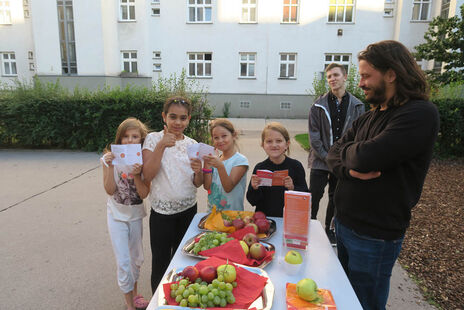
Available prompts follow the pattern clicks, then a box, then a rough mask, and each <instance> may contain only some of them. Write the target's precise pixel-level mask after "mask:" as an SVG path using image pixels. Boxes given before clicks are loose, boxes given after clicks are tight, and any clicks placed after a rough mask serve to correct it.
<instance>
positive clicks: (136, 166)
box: [131, 164, 143, 175]
mask: <svg viewBox="0 0 464 310" xmlns="http://www.w3.org/2000/svg"><path fill="white" fill-rule="evenodd" d="M142 167H143V165H141V164H134V165H133V166H132V171H131V174H132V175H139V174H141V173H142Z"/></svg>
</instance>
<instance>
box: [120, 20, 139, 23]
mask: <svg viewBox="0 0 464 310" xmlns="http://www.w3.org/2000/svg"><path fill="white" fill-rule="evenodd" d="M136 22H137V20H135V19H134V20H118V23H121V24H130V23H136Z"/></svg>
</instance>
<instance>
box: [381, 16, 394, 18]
mask: <svg viewBox="0 0 464 310" xmlns="http://www.w3.org/2000/svg"><path fill="white" fill-rule="evenodd" d="M383 17H384V18H393V17H394V16H393V15H384V16H383Z"/></svg>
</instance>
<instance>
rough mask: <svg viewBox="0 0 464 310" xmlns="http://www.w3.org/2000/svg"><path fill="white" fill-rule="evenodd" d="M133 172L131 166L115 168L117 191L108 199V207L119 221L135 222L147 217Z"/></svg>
mask: <svg viewBox="0 0 464 310" xmlns="http://www.w3.org/2000/svg"><path fill="white" fill-rule="evenodd" d="M131 170H132V167H131V166H114V182H115V183H116V191H115V192H114V194H113V195H112V196H109V197H108V202H107V206H108V209H109V210H110V212H111V214H112V215H113V218H114V219H115V220H118V221H123V222H129V221H135V220H138V219H141V218H143V217H145V216H146V215H147V213H146V211H145V207H144V205H143V200H142V199H141V198H140V196H139V194H138V193H137V188H136V187H135V182H134V177H133V176H132V175H131V174H130V171H131Z"/></svg>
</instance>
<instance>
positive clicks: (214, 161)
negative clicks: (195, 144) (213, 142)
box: [203, 155, 223, 169]
mask: <svg viewBox="0 0 464 310" xmlns="http://www.w3.org/2000/svg"><path fill="white" fill-rule="evenodd" d="M203 160H204V161H205V164H206V165H208V166H209V167H214V168H216V169H217V168H219V167H220V166H221V165H223V163H222V160H221V159H220V158H219V157H218V156H214V155H206V156H203Z"/></svg>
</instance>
